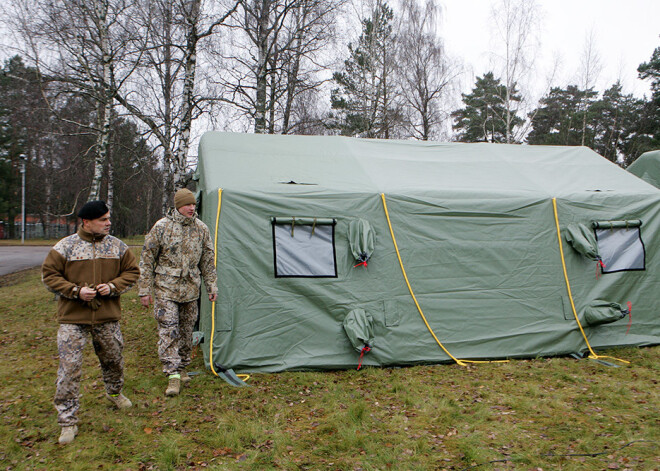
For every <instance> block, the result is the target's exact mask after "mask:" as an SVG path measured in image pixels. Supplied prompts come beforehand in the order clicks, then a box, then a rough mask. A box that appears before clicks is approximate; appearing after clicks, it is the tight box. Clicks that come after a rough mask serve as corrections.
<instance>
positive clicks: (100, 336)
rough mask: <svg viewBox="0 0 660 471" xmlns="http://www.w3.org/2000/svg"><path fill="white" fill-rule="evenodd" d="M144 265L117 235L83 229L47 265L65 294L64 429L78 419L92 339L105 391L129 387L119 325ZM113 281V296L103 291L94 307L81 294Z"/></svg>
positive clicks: (60, 418) (60, 378)
mask: <svg viewBox="0 0 660 471" xmlns="http://www.w3.org/2000/svg"><path fill="white" fill-rule="evenodd" d="M138 276H139V269H138V266H137V261H136V260H135V256H134V255H133V253H132V252H131V251H130V249H129V248H128V246H127V245H126V244H124V243H123V242H122V241H120V240H119V239H117V238H116V237H113V236H110V235H107V236H93V235H92V234H89V233H87V232H85V231H84V230H82V229H79V230H78V233H77V234H73V235H70V236H68V237H65V238H64V239H62V240H60V241H59V242H58V243H57V244H56V245H55V246H54V247H53V248H52V249H51V251H50V252H49V254H48V256H47V257H46V260H45V261H44V263H43V266H42V280H43V282H44V284H45V285H46V287H47V288H48V289H49V290H50V291H51V292H53V293H55V294H57V295H58V296H59V300H58V309H57V311H58V321H59V322H60V328H59V331H58V333H57V349H58V352H59V359H60V365H59V368H58V370H57V386H56V390H55V398H54V401H53V402H54V404H55V409H56V410H57V422H58V424H59V425H60V426H62V427H68V426H72V425H75V424H76V423H77V422H78V418H77V416H76V413H77V411H78V409H79V408H80V378H81V376H82V365H83V349H84V347H85V345H86V343H87V337H88V336H91V337H92V344H93V346H94V352H95V353H96V356H97V357H98V359H99V363H100V365H101V371H102V373H103V381H104V383H105V390H106V392H107V393H108V394H119V393H120V392H121V390H122V387H123V385H124V374H123V371H124V360H123V357H122V352H123V348H124V340H123V338H122V335H121V330H120V327H119V319H120V318H121V304H120V300H119V296H120V295H121V294H122V293H124V292H126V291H127V290H128V289H130V287H131V286H132V285H133V284H134V283H135V281H136V280H137V278H138ZM101 283H107V284H108V285H109V286H110V288H111V292H110V294H109V295H108V296H100V295H98V296H97V298H95V299H96V300H97V301H98V305H95V306H93V305H92V304H91V303H89V302H84V301H82V300H81V299H79V297H78V293H79V291H80V288H81V287H82V286H84V285H88V286H96V285H98V284H101Z"/></svg>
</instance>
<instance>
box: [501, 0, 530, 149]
mask: <svg viewBox="0 0 660 471" xmlns="http://www.w3.org/2000/svg"><path fill="white" fill-rule="evenodd" d="M491 17H492V19H493V24H494V25H495V33H496V41H497V43H499V51H498V52H497V53H496V54H495V57H496V59H497V62H498V63H499V64H500V67H501V70H502V73H501V77H502V80H503V82H504V96H503V97H502V99H503V102H504V106H505V116H504V120H505V125H506V141H505V142H507V143H512V142H519V141H520V140H521V139H522V137H523V134H524V130H523V131H522V132H517V129H516V125H515V123H516V115H517V114H518V113H519V112H520V111H521V105H525V99H524V98H523V99H522V100H521V99H520V97H519V99H515V97H514V90H516V88H517V89H518V90H521V88H524V87H525V82H524V80H523V79H524V78H525V77H527V76H528V75H529V73H530V71H531V70H532V66H533V62H534V58H535V54H536V52H537V50H538V47H537V46H538V41H537V39H536V36H535V35H536V32H537V31H538V29H539V7H538V5H537V3H536V0H499V2H498V3H497V4H496V5H495V6H494V7H493V9H492V10H491ZM519 93H520V92H519ZM523 96H524V93H523Z"/></svg>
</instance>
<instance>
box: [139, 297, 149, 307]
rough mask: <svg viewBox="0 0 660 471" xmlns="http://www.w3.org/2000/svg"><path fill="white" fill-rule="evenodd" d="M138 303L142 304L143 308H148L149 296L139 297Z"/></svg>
mask: <svg viewBox="0 0 660 471" xmlns="http://www.w3.org/2000/svg"><path fill="white" fill-rule="evenodd" d="M140 303H142V305H143V306H144V307H149V304H151V295H149V294H148V295H146V296H140Z"/></svg>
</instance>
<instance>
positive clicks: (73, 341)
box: [53, 321, 124, 427]
mask: <svg viewBox="0 0 660 471" xmlns="http://www.w3.org/2000/svg"><path fill="white" fill-rule="evenodd" d="M89 335H91V337H92V344H93V345H94V352H95V353H96V356H98V358H99V363H100V364H101V371H102V372H103V382H104V383H105V392H107V393H108V394H119V393H120V392H121V390H122V387H123V386H124V374H123V371H124V359H123V357H122V351H123V349H124V339H123V337H122V335H121V330H120V329H119V322H117V321H115V322H105V323H103V324H96V325H84V324H61V325H60V329H59V331H58V332H57V350H58V352H59V356H60V367H59V368H58V370H57V388H56V390H55V400H54V401H53V402H54V403H55V409H56V410H57V422H58V424H59V425H60V426H61V427H68V426H71V425H76V423H77V422H78V418H77V416H76V413H77V412H78V409H79V408H80V377H81V376H82V364H83V349H84V348H85V344H86V343H87V337H88V336H89Z"/></svg>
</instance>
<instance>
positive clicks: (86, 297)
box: [78, 286, 96, 301]
mask: <svg viewBox="0 0 660 471" xmlns="http://www.w3.org/2000/svg"><path fill="white" fill-rule="evenodd" d="M78 297H79V298H80V299H82V300H83V301H91V300H92V299H94V298H95V297H96V290H95V289H92V288H88V287H87V286H83V287H82V288H80V291H79V292H78Z"/></svg>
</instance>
